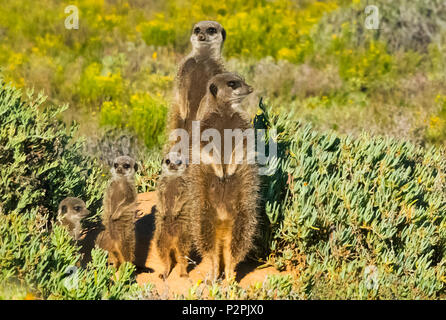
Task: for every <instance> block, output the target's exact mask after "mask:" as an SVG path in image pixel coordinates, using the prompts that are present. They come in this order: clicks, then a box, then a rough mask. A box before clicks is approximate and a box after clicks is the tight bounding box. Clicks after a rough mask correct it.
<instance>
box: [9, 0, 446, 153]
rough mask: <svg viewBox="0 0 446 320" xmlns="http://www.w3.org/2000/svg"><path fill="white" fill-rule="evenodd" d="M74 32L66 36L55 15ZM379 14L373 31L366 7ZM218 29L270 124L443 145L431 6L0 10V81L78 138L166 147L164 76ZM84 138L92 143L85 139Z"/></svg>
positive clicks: (124, 4) (129, 4)
mask: <svg viewBox="0 0 446 320" xmlns="http://www.w3.org/2000/svg"><path fill="white" fill-rule="evenodd" d="M70 4H74V5H76V6H77V7H78V8H79V30H67V29H65V27H64V21H65V18H66V17H67V16H68V14H66V13H64V8H65V7H66V6H67V5H70ZM368 4H373V5H375V6H377V7H378V9H379V17H380V25H379V29H378V30H368V29H366V28H365V19H366V14H365V12H364V8H365V7H366V6H367V5H368ZM203 19H207V20H209V19H214V20H218V21H219V22H221V23H222V25H223V26H224V27H225V28H226V30H227V41H226V43H225V46H224V51H223V55H224V57H225V59H226V60H227V66H228V69H229V70H234V71H237V72H239V73H241V74H242V75H244V76H245V77H246V79H247V81H248V82H250V83H251V84H252V85H253V86H254V87H255V89H256V92H255V94H254V95H252V97H250V100H249V105H250V107H251V109H252V111H254V109H255V108H256V107H257V103H258V99H259V97H260V96H263V97H265V98H267V101H268V103H269V104H270V105H272V106H274V108H275V109H276V110H277V111H278V112H288V111H289V110H296V111H298V112H295V115H296V119H299V120H302V121H305V122H310V123H312V124H313V126H314V127H316V128H320V129H323V130H327V129H331V130H335V131H337V132H338V133H341V134H344V133H348V134H354V135H358V134H360V133H361V132H362V131H368V132H370V133H372V134H380V135H389V136H393V137H399V138H405V139H409V140H412V141H413V142H415V143H419V144H423V145H424V144H436V145H443V144H444V141H445V135H446V122H445V121H446V119H445V117H446V113H445V112H444V108H445V101H446V100H445V99H446V89H445V79H446V71H445V70H446V54H445V52H446V48H445V43H446V41H445V40H446V4H445V2H444V1H441V0H432V1H422V0H414V1H409V2H407V1H403V0H397V1H388V0H376V1H373V3H372V2H371V1H360V0H354V1H344V0H336V1H311V0H307V1H291V0H275V1H266V0H264V1H251V0H250V1H240V0H228V1H224V2H209V1H202V0H199V1H188V0H182V1H179V0H167V1H142V0H130V1H122V0H114V1H111V0H110V1H106V0H94V1H82V0H81V1H70V2H67V1H55V0H43V2H39V3H34V2H30V1H26V0H15V1H6V0H3V1H1V6H0V40H1V41H0V66H2V68H3V74H4V77H5V80H6V81H7V82H8V81H12V82H13V83H14V84H15V85H16V86H18V87H24V86H26V87H34V88H36V90H44V92H45V94H46V95H48V99H49V101H50V102H52V103H55V104H64V103H68V104H69V110H67V112H65V113H64V119H65V120H67V121H71V120H73V119H75V120H78V121H79V122H80V125H81V128H80V132H81V133H88V136H89V137H93V136H94V137H96V138H97V139H99V138H101V136H102V134H103V129H105V128H106V129H107V130H109V129H113V128H115V129H120V130H121V129H126V130H127V131H128V133H129V134H131V135H133V136H135V137H136V138H137V140H138V141H139V142H140V144H142V145H144V146H145V147H147V148H149V149H151V148H153V147H158V146H159V145H160V144H162V142H163V141H164V139H165V137H164V125H163V124H164V123H165V120H166V113H167V107H168V105H169V102H170V100H171V89H172V83H173V80H174V77H175V74H176V65H177V64H178V62H179V61H180V59H181V58H182V57H183V56H184V55H185V54H186V53H187V52H188V50H189V48H190V46H189V35H190V30H191V28H192V25H193V24H194V23H195V22H196V21H199V20H203ZM92 139H93V138H92Z"/></svg>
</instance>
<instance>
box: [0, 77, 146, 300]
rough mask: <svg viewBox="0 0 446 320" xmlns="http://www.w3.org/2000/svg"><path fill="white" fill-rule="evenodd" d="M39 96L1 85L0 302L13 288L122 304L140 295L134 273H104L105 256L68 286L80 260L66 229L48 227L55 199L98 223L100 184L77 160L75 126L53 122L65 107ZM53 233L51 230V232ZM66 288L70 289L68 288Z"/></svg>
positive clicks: (87, 162)
mask: <svg viewBox="0 0 446 320" xmlns="http://www.w3.org/2000/svg"><path fill="white" fill-rule="evenodd" d="M43 100H44V98H43V97H42V96H40V95H39V97H38V98H37V99H34V98H33V97H32V94H28V98H27V99H22V96H21V92H20V91H19V90H16V89H14V88H11V87H10V86H7V85H5V84H4V83H3V82H1V83H0V177H1V180H2V183H1V185H0V197H1V202H0V283H1V284H2V285H1V286H0V297H3V296H4V297H6V298H10V297H11V296H10V295H9V294H8V292H7V290H6V287H9V284H10V283H12V284H16V285H17V287H18V288H19V289H17V290H16V291H14V290H13V293H14V292H19V293H20V292H21V290H20V288H26V289H25V290H29V291H30V293H31V296H32V297H36V298H45V299H46V298H50V299H101V298H109V299H124V298H131V297H136V296H138V297H139V296H141V295H144V292H143V291H140V288H139V286H138V285H137V284H136V281H135V277H134V267H133V266H132V265H131V264H124V265H123V266H122V267H121V268H120V269H119V270H118V275H117V276H115V272H116V270H115V269H114V268H113V267H107V265H106V260H107V254H106V253H105V252H104V251H102V250H100V249H97V250H94V251H93V252H92V261H91V262H90V263H89V264H88V265H87V267H86V268H79V269H78V272H77V274H76V276H77V278H78V281H77V286H76V287H70V286H67V285H66V279H67V274H66V273H67V268H68V267H70V266H72V267H74V266H76V265H77V264H78V263H79V260H80V254H79V252H78V248H77V247H76V246H75V245H74V243H73V240H72V238H71V237H70V236H69V235H68V233H67V231H66V230H65V229H64V228H60V227H58V226H57V225H53V227H52V228H49V226H50V225H51V221H54V219H55V217H56V213H57V206H58V203H59V201H60V200H62V199H63V198H64V197H66V196H77V197H80V198H82V199H84V200H85V201H86V203H87V207H88V208H89V209H90V210H91V211H92V217H91V219H92V218H97V217H98V214H99V208H100V206H101V197H102V194H103V190H104V180H103V179H101V174H100V170H99V169H98V165H97V163H96V161H95V160H93V159H91V158H89V157H87V156H85V155H83V154H82V152H81V150H82V148H83V141H82V140H77V141H76V140H74V139H73V136H74V134H75V131H76V126H75V125H74V124H73V125H72V126H71V128H70V129H67V128H66V126H65V124H64V123H63V122H62V121H61V120H58V117H59V116H60V113H61V112H62V111H63V110H64V109H66V108H65V107H63V108H58V107H52V106H49V107H44V106H43V105H42V102H43ZM50 229H52V231H50ZM67 288H68V289H67Z"/></svg>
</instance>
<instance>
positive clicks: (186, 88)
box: [169, 21, 226, 132]
mask: <svg viewBox="0 0 446 320" xmlns="http://www.w3.org/2000/svg"><path fill="white" fill-rule="evenodd" d="M225 39H226V31H225V29H224V28H223V27H222V26H221V25H220V24H219V23H218V22H216V21H200V22H198V23H197V24H195V25H194V27H193V29H192V35H191V37H190V42H191V44H192V51H191V53H190V54H189V55H188V56H187V57H186V58H185V59H184V60H183V61H182V62H181V63H180V66H179V69H178V73H177V77H176V84H175V90H174V92H175V96H174V103H173V104H172V108H171V110H170V114H169V131H170V130H174V129H178V128H181V129H185V130H187V131H188V132H190V130H191V122H192V121H193V120H195V116H196V113H197V110H198V107H199V104H200V101H201V99H202V98H203V96H204V95H205V94H206V84H207V82H208V81H209V79H210V78H211V77H212V76H214V75H216V74H219V73H222V72H224V66H223V61H222V57H221V50H222V47H223V43H224V41H225Z"/></svg>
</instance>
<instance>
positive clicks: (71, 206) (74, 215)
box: [58, 197, 90, 221]
mask: <svg viewBox="0 0 446 320" xmlns="http://www.w3.org/2000/svg"><path fill="white" fill-rule="evenodd" d="M89 213H90V211H89V210H87V206H86V205H85V202H84V201H82V200H81V199H79V198H73V197H68V198H65V199H63V200H62V201H61V202H60V204H59V210H58V214H59V217H63V216H66V217H68V218H69V220H72V221H73V220H79V221H80V220H81V219H83V218H85V217H86V216H88V214H89Z"/></svg>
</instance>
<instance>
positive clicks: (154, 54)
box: [152, 51, 157, 60]
mask: <svg viewBox="0 0 446 320" xmlns="http://www.w3.org/2000/svg"><path fill="white" fill-rule="evenodd" d="M156 57H157V53H156V51H155V52H154V53H153V54H152V59H153V60H156Z"/></svg>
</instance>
